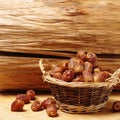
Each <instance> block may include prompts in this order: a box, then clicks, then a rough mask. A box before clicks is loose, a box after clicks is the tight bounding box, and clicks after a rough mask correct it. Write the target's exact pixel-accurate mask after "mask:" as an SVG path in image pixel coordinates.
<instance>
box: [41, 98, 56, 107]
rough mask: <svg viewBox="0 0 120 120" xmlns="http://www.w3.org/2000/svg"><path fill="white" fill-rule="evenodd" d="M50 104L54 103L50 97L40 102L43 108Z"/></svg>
mask: <svg viewBox="0 0 120 120" xmlns="http://www.w3.org/2000/svg"><path fill="white" fill-rule="evenodd" d="M50 104H56V101H55V99H53V98H52V97H49V98H47V99H45V100H44V101H43V102H42V106H43V108H47V106H48V105H50Z"/></svg>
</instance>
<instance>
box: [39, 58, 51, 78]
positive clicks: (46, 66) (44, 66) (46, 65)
mask: <svg viewBox="0 0 120 120" xmlns="http://www.w3.org/2000/svg"><path fill="white" fill-rule="evenodd" d="M39 67H40V70H41V72H42V74H43V76H45V75H48V71H49V70H50V68H51V67H50V62H49V61H48V60H47V59H40V60H39Z"/></svg>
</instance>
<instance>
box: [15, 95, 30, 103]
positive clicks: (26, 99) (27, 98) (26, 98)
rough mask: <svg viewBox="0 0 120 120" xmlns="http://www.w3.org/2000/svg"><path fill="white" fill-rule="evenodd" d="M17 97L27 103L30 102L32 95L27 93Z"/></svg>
mask: <svg viewBox="0 0 120 120" xmlns="http://www.w3.org/2000/svg"><path fill="white" fill-rule="evenodd" d="M16 99H22V100H23V101H24V103H25V104H27V103H29V102H30V97H29V96H28V95H26V94H18V95H17V96H16Z"/></svg>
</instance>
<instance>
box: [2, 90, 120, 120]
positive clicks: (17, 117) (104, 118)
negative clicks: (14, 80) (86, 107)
mask: <svg viewBox="0 0 120 120" xmlns="http://www.w3.org/2000/svg"><path fill="white" fill-rule="evenodd" d="M15 96H16V93H9V94H8V93H3V92H2V93H0V120H54V119H55V120H120V112H112V111H111V108H109V107H108V106H106V107H105V109H104V110H103V111H101V112H98V113H94V114H68V113H64V112H62V111H60V110H58V114H59V115H58V117H55V118H51V117H48V116H47V114H46V111H45V110H43V111H40V112H33V111H32V110H31V108H30V106H31V103H32V102H31V103H29V104H26V105H25V106H24V111H23V112H11V111H10V105H11V103H12V102H13V100H14V99H15ZM50 96H51V94H50V93H37V95H36V98H37V99H39V100H44V99H45V98H47V97H50ZM110 99H116V100H120V92H114V93H112V94H111V95H110V97H109V100H110Z"/></svg>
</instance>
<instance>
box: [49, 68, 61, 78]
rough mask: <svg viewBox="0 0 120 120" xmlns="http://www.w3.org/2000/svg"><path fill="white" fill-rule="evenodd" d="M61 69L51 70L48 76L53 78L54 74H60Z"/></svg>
mask: <svg viewBox="0 0 120 120" xmlns="http://www.w3.org/2000/svg"><path fill="white" fill-rule="evenodd" d="M62 72H63V70H62V67H58V66H57V67H55V68H54V69H53V70H51V71H50V76H51V77H53V76H54V74H55V73H62Z"/></svg>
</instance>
